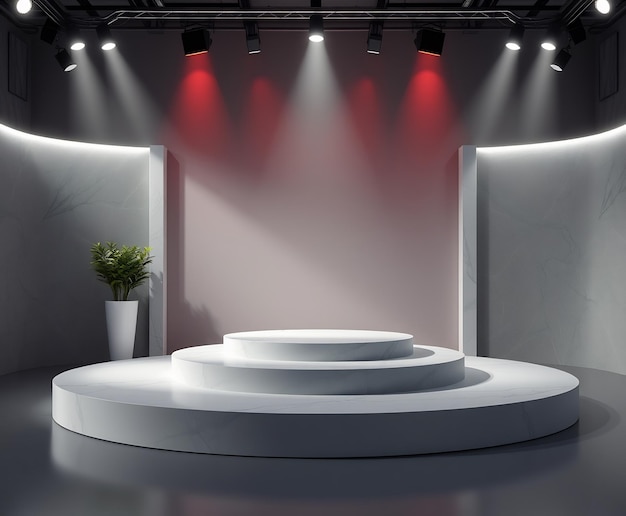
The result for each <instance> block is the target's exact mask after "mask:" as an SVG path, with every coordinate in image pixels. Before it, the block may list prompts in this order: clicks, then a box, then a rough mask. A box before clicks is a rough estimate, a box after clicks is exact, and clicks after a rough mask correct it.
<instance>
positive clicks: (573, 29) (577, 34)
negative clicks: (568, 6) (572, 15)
mask: <svg viewBox="0 0 626 516" xmlns="http://www.w3.org/2000/svg"><path fill="white" fill-rule="evenodd" d="M567 32H568V34H569V37H570V39H571V40H572V43H574V45H578V44H579V43H582V42H583V41H585V40H586V39H587V31H585V27H584V25H583V22H582V21H580V18H576V20H575V21H574V22H572V24H571V25H570V26H569V27H567Z"/></svg>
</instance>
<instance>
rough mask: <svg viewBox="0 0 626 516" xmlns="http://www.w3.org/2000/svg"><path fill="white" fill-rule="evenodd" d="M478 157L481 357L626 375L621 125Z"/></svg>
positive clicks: (625, 175) (625, 134)
mask: <svg viewBox="0 0 626 516" xmlns="http://www.w3.org/2000/svg"><path fill="white" fill-rule="evenodd" d="M477 158H478V159H477V226H476V227H477V250H476V253H477V262H476V263H477V264H478V266H477V271H476V272H477V276H476V277H477V279H478V283H477V285H478V351H479V354H483V355H489V356H494V357H503V358H511V359H520V360H528V361H533V362H544V363H553V364H566V365H575V366H584V367H593V368H598V369H604V370H609V371H614V372H618V373H622V374H624V373H626V195H625V192H626V126H623V127H620V128H618V129H615V130H612V131H609V132H606V133H602V134H598V135H594V136H589V137H586V138H579V139H574V140H567V141H561V142H553V143H545V144H537V145H520V146H514V147H496V148H479V149H478V150H477ZM466 268H467V263H466Z"/></svg>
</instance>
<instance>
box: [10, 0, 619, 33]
mask: <svg viewBox="0 0 626 516" xmlns="http://www.w3.org/2000/svg"><path fill="white" fill-rule="evenodd" d="M0 1H1V2H2V4H0V5H2V7H3V12H4V14H5V15H6V16H7V17H9V18H11V20H12V21H13V22H14V23H16V24H18V26H20V27H21V28H23V29H24V30H27V31H28V30H29V29H30V30H31V31H33V32H34V31H35V30H40V28H41V27H42V26H43V24H44V23H45V21H46V20H48V19H49V20H52V21H54V22H55V23H56V24H58V25H59V26H60V27H61V28H65V27H67V26H69V25H75V26H77V27H79V28H94V27H96V26H97V25H99V24H102V23H106V24H108V25H109V27H110V28H112V29H115V30H118V29H119V30H181V28H186V27H191V26H194V27H198V26H204V27H207V28H213V29H215V30H220V29H233V28H241V27H242V26H243V22H244V21H250V20H253V21H256V22H258V26H259V28H260V29H261V30H281V29H286V30H293V29H301V28H305V27H306V24H307V23H308V19H309V17H310V16H311V15H312V14H313V13H319V14H321V15H322V16H323V17H324V24H325V28H326V30H351V29H363V28H367V27H368V25H369V23H370V22H371V21H373V20H382V21H383V22H384V26H385V30H393V29H398V30H411V29H417V28H420V27H422V26H437V27H441V28H445V29H446V30H459V29H462V30H468V29H472V30H488V29H496V28H500V29H501V28H503V27H510V26H512V24H513V23H516V22H517V23H521V24H523V25H524V26H525V27H526V28H544V27H548V26H550V25H552V24H555V23H556V24H559V25H561V26H562V27H563V28H566V27H568V26H571V25H572V24H573V23H574V22H575V21H576V20H582V21H583V23H584V25H585V26H586V28H587V30H590V29H591V30H594V29H595V30H598V31H599V30H602V28H604V27H606V26H607V25H608V24H609V23H610V22H611V21H613V20H615V19H616V18H617V17H619V16H620V15H621V14H622V12H623V11H624V10H625V9H624V7H626V0H613V4H614V6H613V10H612V12H611V14H610V15H608V16H602V15H600V14H599V13H597V12H596V10H595V9H594V7H593V2H594V0H458V1H455V2H450V1H436V0H430V1H426V2H403V1H396V2H390V1H386V0H332V1H331V0H325V1H323V2H317V4H320V7H312V6H316V5H317V4H316V2H315V0H314V1H313V2H311V1H310V0H308V1H307V0H305V1H302V0H265V1H263V0H239V1H226V0H224V1H213V2H194V1H190V0H127V1H124V0H33V1H34V4H35V7H34V9H33V11H32V12H31V13H29V14H28V16H26V17H20V16H19V15H17V14H16V13H15V9H14V7H13V3H14V0H0Z"/></svg>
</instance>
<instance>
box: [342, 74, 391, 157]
mask: <svg viewBox="0 0 626 516" xmlns="http://www.w3.org/2000/svg"><path fill="white" fill-rule="evenodd" d="M347 100H348V104H349V107H350V112H351V120H352V124H353V130H354V132H355V134H356V135H357V137H358V139H359V141H360V143H361V144H362V145H363V152H366V153H367V154H368V155H369V157H370V158H374V159H377V158H379V157H380V153H381V152H382V150H383V148H384V143H385V142H384V133H385V130H384V123H385V121H384V120H383V114H382V109H381V106H380V101H379V95H378V92H377V90H376V86H375V84H374V81H373V80H372V79H370V78H369V77H366V78H362V79H359V81H358V82H357V83H356V84H355V85H354V87H353V88H352V89H351V90H350V92H349V94H348V99H347Z"/></svg>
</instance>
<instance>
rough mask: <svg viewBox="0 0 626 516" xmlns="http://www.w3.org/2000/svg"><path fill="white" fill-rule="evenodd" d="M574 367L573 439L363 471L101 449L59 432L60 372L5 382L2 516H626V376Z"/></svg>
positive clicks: (371, 465)
mask: <svg viewBox="0 0 626 516" xmlns="http://www.w3.org/2000/svg"><path fill="white" fill-rule="evenodd" d="M563 369H565V370H567V371H569V372H571V373H573V374H575V375H576V376H578V378H579V379H580V381H581V400H580V409H581V410H580V411H581V418H580V421H579V423H578V424H577V425H575V426H574V427H572V428H569V429H567V430H565V431H563V432H561V433H559V434H556V435H553V436H550V437H547V438H543V439H538V440H535V441H530V442H526V443H521V444H517V445H511V446H502V447H498V448H490V449H485V450H480V451H471V452H462V453H448V454H440V455H429V456H417V457H400V458H382V459H357V460H354V459H343V460H310V459H306V460H301V459H259V458H248V457H220V456H209V455H196V454H188V453H176V452H166V451H159V450H149V449H143V448H134V447H131V446H124V445H119V444H113V443H107V442H104V441H97V440H95V439H90V438H87V437H84V436H80V435H77V434H73V433H71V432H69V431H67V430H64V429H63V428H60V427H58V426H57V425H56V424H54V423H53V422H52V420H51V399H50V380H51V378H52V377H53V376H54V374H56V373H57V372H60V369H56V370H55V369H41V370H34V371H26V372H22V373H17V374H12V375H7V376H3V377H0V515H1V516H22V515H24V516H39V515H46V516H48V515H51V516H52V515H55V516H56V515H59V516H61V515H63V516H72V515H81V516H82V515H84V516H91V515H96V516H98V515H116V516H123V515H131V514H132V515H146V516H148V515H149V516H170V515H172V516H173V515H177V516H179V515H200V514H210V515H222V514H224V515H230V514H233V515H234V514H251V515H255V516H257V515H258V516H264V515H268V516H269V515H282V514H285V515H286V514H289V515H292V514H296V515H304V516H307V515H309V514H324V515H335V514H337V515H346V516H348V515H352V514H355V515H356V514H359V515H365V516H367V515H370V514H371V515H374V514H376V515H382V516H390V515H396V514H402V515H403V514H407V515H408V514H411V515H420V516H423V515H431V514H432V515H437V516H479V515H480V516H482V515H494V516H496V515H497V516H515V515H524V516H527V515H532V516H541V515H549V516H558V515H567V516H577V515H593V516H609V515H611V516H613V515H615V516H617V515H620V516H624V515H626V422H625V416H626V376H623V375H618V374H613V373H607V372H602V371H597V370H593V369H581V368H572V367H568V368H563ZM459 431H460V432H462V431H463V429H462V428H459Z"/></svg>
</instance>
